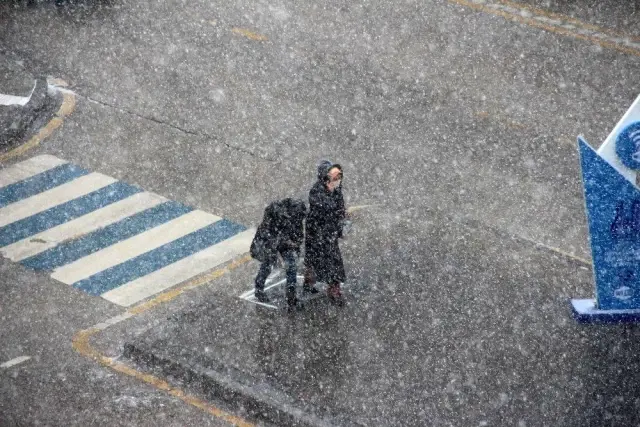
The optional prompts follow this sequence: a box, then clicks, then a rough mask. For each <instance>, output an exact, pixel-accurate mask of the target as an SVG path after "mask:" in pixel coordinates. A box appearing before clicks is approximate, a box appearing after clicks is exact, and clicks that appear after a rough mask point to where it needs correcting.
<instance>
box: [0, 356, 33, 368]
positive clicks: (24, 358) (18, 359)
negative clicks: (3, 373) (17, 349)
mask: <svg viewBox="0 0 640 427" xmlns="http://www.w3.org/2000/svg"><path fill="white" fill-rule="evenodd" d="M29 359H31V356H20V357H16V358H15V359H11V360H9V361H7V362H4V363H3V364H2V365H0V368H10V367H12V366H16V365H19V364H20V363H22V362H26V361H27V360H29Z"/></svg>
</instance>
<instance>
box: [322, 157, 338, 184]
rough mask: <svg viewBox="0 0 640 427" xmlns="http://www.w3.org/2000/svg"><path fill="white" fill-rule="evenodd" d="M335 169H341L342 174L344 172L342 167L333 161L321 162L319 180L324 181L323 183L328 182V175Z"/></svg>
mask: <svg viewBox="0 0 640 427" xmlns="http://www.w3.org/2000/svg"><path fill="white" fill-rule="evenodd" d="M333 168H338V169H340V172H342V166H340V165H339V164H337V163H333V162H332V161H331V160H323V161H321V162H320V164H318V180H319V181H322V182H326V181H327V179H328V178H327V175H328V174H329V171H330V170H331V169H333Z"/></svg>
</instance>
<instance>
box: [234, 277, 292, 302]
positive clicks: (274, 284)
mask: <svg viewBox="0 0 640 427" xmlns="http://www.w3.org/2000/svg"><path fill="white" fill-rule="evenodd" d="M276 277H278V276H275V277H274V278H276ZM297 279H298V282H299V281H300V279H303V280H304V276H297ZM286 282H287V279H286V278H284V279H282V280H280V281H278V282H275V283H273V284H271V285H269V286H265V287H264V290H265V291H268V290H269V289H271V288H275V287H276V286H280V285H282V284H284V283H286ZM266 283H269V279H267V282H266ZM266 283H265V285H266ZM254 292H255V289H251V290H249V291H247V292H245V293H244V294H242V295H240V298H242V299H246V300H248V299H249V298H253V294H254Z"/></svg>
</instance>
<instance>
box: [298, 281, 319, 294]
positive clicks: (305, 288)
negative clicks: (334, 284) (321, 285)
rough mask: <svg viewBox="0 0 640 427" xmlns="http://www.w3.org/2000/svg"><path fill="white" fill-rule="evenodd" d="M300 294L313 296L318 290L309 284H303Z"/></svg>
mask: <svg viewBox="0 0 640 427" xmlns="http://www.w3.org/2000/svg"><path fill="white" fill-rule="evenodd" d="M302 292H304V293H305V294H309V295H315V294H317V293H318V292H320V291H319V290H318V288H316V287H315V286H314V285H312V284H311V283H305V284H303V285H302Z"/></svg>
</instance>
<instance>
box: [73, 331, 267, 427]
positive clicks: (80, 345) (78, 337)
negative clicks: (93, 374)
mask: <svg viewBox="0 0 640 427" xmlns="http://www.w3.org/2000/svg"><path fill="white" fill-rule="evenodd" d="M99 331H100V329H96V328H90V329H85V330H82V331H79V332H77V333H76V334H75V336H74V337H73V342H72V345H73V349H74V350H75V351H77V352H78V353H80V354H82V355H84V356H86V357H88V358H90V359H93V360H94V361H96V362H98V363H100V364H101V365H102V366H105V367H108V368H111V369H113V370H114V371H116V372H120V373H122V374H125V375H128V376H130V377H133V378H136V379H138V380H141V381H144V382H145V383H147V384H149V385H151V386H153V387H155V388H157V389H158V390H162V391H165V392H167V393H169V394H170V395H171V396H174V397H177V398H178V399H180V400H182V401H183V402H185V403H187V404H189V405H191V406H195V407H196V408H198V409H201V410H203V411H205V412H208V413H209V414H211V415H213V416H215V417H217V418H220V419H222V420H224V421H226V422H228V423H230V424H232V425H235V426H239V427H253V426H255V424H253V423H250V422H248V421H246V420H244V419H243V418H240V417H238V416H235V415H232V414H229V413H228V412H225V411H223V410H221V409H219V408H217V407H215V406H213V405H211V404H209V403H207V402H205V401H203V400H201V399H198V398H197V397H195V396H193V395H190V394H187V393H185V392H184V391H182V390H181V389H179V388H176V387H172V386H171V385H170V384H169V383H168V382H166V381H165V380H162V379H160V378H158V377H156V376H154V375H151V374H146V373H144V372H140V371H137V370H135V369H133V368H131V367H130V366H127V365H125V364H124V363H121V362H118V361H115V360H113V359H111V358H110V357H106V356H103V355H102V354H100V353H99V352H98V351H97V350H95V349H94V348H93V347H92V346H91V344H89V339H90V338H91V337H92V336H93V335H95V334H96V333H98V332H99Z"/></svg>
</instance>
